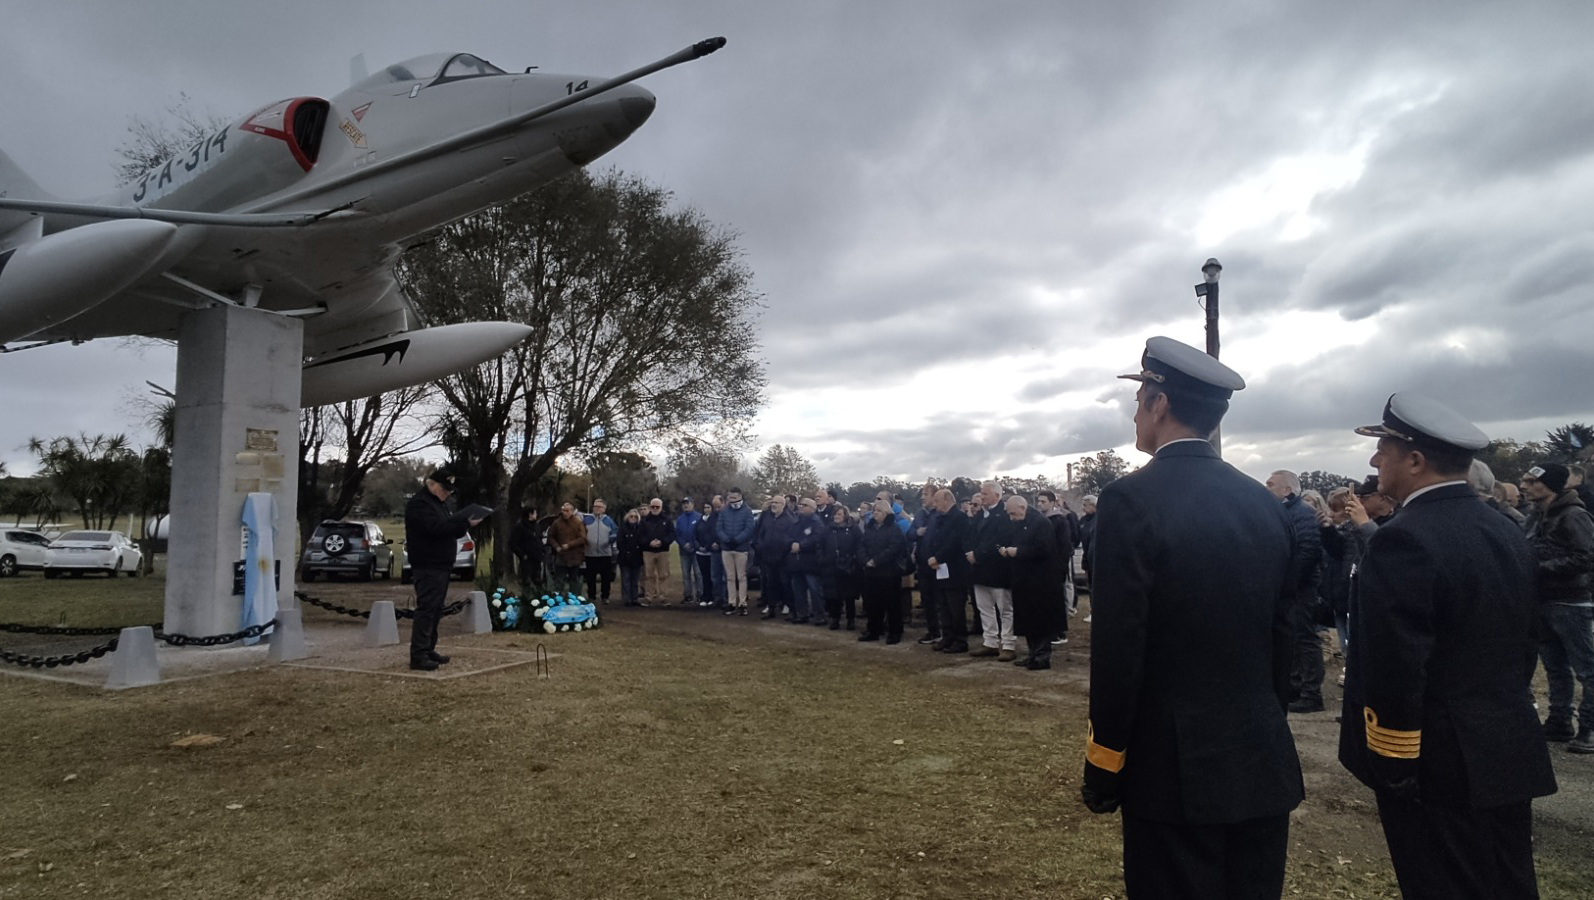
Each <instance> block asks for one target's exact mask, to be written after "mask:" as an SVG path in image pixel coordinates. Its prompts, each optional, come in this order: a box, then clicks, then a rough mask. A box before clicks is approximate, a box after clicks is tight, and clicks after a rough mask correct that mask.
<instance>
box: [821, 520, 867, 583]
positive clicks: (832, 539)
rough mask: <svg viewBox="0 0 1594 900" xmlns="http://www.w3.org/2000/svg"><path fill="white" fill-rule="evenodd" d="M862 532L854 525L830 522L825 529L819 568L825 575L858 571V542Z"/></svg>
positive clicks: (847, 573)
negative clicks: (821, 559)
mask: <svg viewBox="0 0 1594 900" xmlns="http://www.w3.org/2000/svg"><path fill="white" fill-rule="evenodd" d="M862 538H863V532H862V531H861V530H860V529H859V528H858V526H856V525H852V524H847V525H838V524H836V523H835V522H831V523H830V527H829V528H827V529H825V543H824V548H823V550H822V553H823V561H822V565H821V570H822V571H823V572H824V573H825V574H826V575H856V574H857V573H858V542H859V541H860V540H861V539H862Z"/></svg>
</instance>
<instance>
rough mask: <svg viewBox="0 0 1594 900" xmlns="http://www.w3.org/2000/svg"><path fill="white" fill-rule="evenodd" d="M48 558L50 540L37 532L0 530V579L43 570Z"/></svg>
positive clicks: (11, 529)
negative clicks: (19, 573)
mask: <svg viewBox="0 0 1594 900" xmlns="http://www.w3.org/2000/svg"><path fill="white" fill-rule="evenodd" d="M49 558H50V539H49V538H47V537H45V536H44V535H42V534H40V533H38V532H37V531H27V530H25V529H20V528H7V529H4V530H0V578H10V577H11V576H13V575H15V574H17V573H18V572H26V571H29V570H37V569H42V568H44V563H45V562H46V561H47V560H48V559H49Z"/></svg>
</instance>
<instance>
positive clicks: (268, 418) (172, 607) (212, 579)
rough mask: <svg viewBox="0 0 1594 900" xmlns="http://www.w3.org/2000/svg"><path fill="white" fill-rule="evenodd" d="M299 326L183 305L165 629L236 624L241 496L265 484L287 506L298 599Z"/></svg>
mask: <svg viewBox="0 0 1594 900" xmlns="http://www.w3.org/2000/svg"><path fill="white" fill-rule="evenodd" d="M303 356H304V326H303V323H301V322H300V321H298V320H297V319H290V318H286V317H283V316H279V315H274V314H272V313H267V312H262V311H260V310H257V309H247V308H243V307H235V306H218V307H214V308H210V309H203V310H195V311H193V312H189V313H185V314H184V315H183V317H182V319H181V320H180V323H179V327H178V345H177V417H176V429H175V431H176V435H175V436H176V443H175V446H174V447H173V449H172V512H171V523H172V524H171V540H170V549H169V551H168V553H167V577H166V615H165V626H164V627H165V630H166V631H167V632H168V633H173V634H188V635H195V636H199V635H211V634H225V633H230V632H234V631H237V630H238V621H239V614H240V612H241V610H242V597H241V596H236V595H234V594H233V573H234V565H235V564H236V563H238V562H239V561H241V560H242V559H243V557H244V553H243V524H242V519H241V516H242V513H243V505H244V500H245V498H246V497H247V496H248V495H249V494H250V493H252V492H255V491H264V492H267V493H270V494H272V495H273V496H274V497H275V502H276V507H277V509H279V510H281V511H282V513H281V519H282V522H281V526H282V534H281V536H280V539H279V540H278V541H277V543H276V553H275V556H276V562H277V564H278V565H279V566H280V567H281V589H280V590H281V593H282V594H283V595H286V596H292V595H293V587H294V586H293V570H294V566H295V565H296V564H297V563H298V547H299V541H298V536H297V534H296V531H295V528H294V524H293V523H294V513H293V511H294V510H295V509H297V508H298V498H299V490H298V487H299V388H300V379H301V367H302V365H303V362H304V359H303Z"/></svg>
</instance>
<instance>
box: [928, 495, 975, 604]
mask: <svg viewBox="0 0 1594 900" xmlns="http://www.w3.org/2000/svg"><path fill="white" fill-rule="evenodd" d="M970 527H971V523H970V522H969V517H968V516H966V515H964V514H963V510H961V509H958V508H957V507H956V506H954V507H952V508H951V509H949V510H947V511H946V513H945V514H944V515H942V516H941V517H940V520H939V521H937V522H936V523H935V534H934V535H933V537H932V538H931V542H930V547H929V550H930V557H932V558H934V559H935V562H936V565H938V566H939V565H941V564H942V563H945V564H946V568H947V578H946V579H944V580H945V581H946V582H947V584H946V586H947V587H949V588H954V589H964V590H966V589H967V588H968V586H969V584H970V583H971V582H970V580H969V579H970V578H972V577H973V574H974V568H973V566H970V565H969V559H968V557H966V556H964V555H963V554H964V553H966V552H967V547H966V546H965V545H966V544H967V543H968V538H969V529H970ZM932 577H933V573H932Z"/></svg>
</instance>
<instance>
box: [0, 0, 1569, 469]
mask: <svg viewBox="0 0 1594 900" xmlns="http://www.w3.org/2000/svg"><path fill="white" fill-rule="evenodd" d="M0 14H3V16H4V21H5V22H6V27H5V28H4V29H0V85H4V90H3V91H0V114H3V116H4V121H5V123H6V127H5V128H4V129H0V141H3V146H4V149H5V150H6V152H7V153H9V154H10V155H11V156H12V158H13V159H15V160H16V162H17V163H18V164H20V165H21V166H23V167H24V168H25V169H26V170H28V171H29V172H30V174H32V175H33V176H34V177H35V179H37V180H38V181H40V182H41V183H42V184H43V186H44V187H45V188H46V189H48V190H51V191H53V192H55V193H57V194H60V195H63V196H67V197H86V196H89V195H91V194H95V193H97V192H100V191H103V190H105V189H107V188H109V187H110V186H111V185H112V183H113V180H114V174H113V166H114V164H115V162H116V154H115V148H116V146H117V145H118V144H119V143H120V142H121V140H122V138H123V134H124V130H125V127H126V125H127V123H128V120H129V117H131V116H133V115H142V116H145V117H156V116H158V115H159V114H160V111H161V110H162V109H163V108H164V107H166V106H169V105H171V104H173V103H175V102H176V101H177V100H178V98H179V95H180V94H182V93H185V92H186V93H187V94H188V95H189V96H190V97H192V98H193V100H194V102H195V104H196V105H197V106H198V107H199V108H201V109H203V110H208V111H212V112H215V113H217V114H219V115H222V116H224V117H227V118H232V117H234V116H237V115H241V114H243V113H245V112H248V111H251V110H252V109H255V108H258V107H260V106H262V105H265V104H266V103H268V102H271V101H274V100H278V99H282V98H285V97H290V96H295V95H318V96H331V95H333V94H335V93H337V92H338V91H340V90H342V89H343V88H344V87H346V86H347V85H348V80H349V58H350V57H351V56H352V55H354V54H356V53H363V54H364V56H365V58H366V60H367V62H368V63H369V66H370V68H371V69H372V70H375V69H376V68H378V67H380V66H382V65H386V64H388V63H390V62H396V61H398V60H401V59H405V58H408V57H411V56H415V55H419V54H422V53H427V52H433V51H441V50H466V51H470V52H474V53H476V54H478V55H481V56H484V57H486V58H487V59H489V60H491V61H493V62H494V63H497V64H498V65H499V66H501V67H503V68H506V69H510V70H518V69H521V68H524V67H525V66H528V65H539V66H542V67H543V68H547V69H553V70H556V71H571V72H588V73H591V74H593V75H598V76H602V75H608V74H614V73H618V72H620V71H623V70H626V69H629V68H633V67H635V66H637V65H641V64H643V63H646V62H649V61H652V60H653V59H656V58H658V57H661V56H664V55H666V54H668V53H670V52H673V51H674V50H677V49H679V48H680V47H682V46H685V45H686V44H689V43H691V42H693V41H696V40H699V39H701V38H705V37H710V36H713V35H724V36H726V37H727V38H728V39H729V45H728V46H727V47H726V48H725V49H724V50H722V51H720V52H719V53H717V54H715V55H713V56H711V57H708V58H706V59H703V60H700V61H697V62H694V63H691V64H688V65H685V66H682V67H679V68H676V69H672V70H669V71H666V72H663V73H659V74H657V75H654V76H651V77H650V78H648V79H646V80H645V81H644V82H643V84H644V86H645V87H647V88H648V89H650V90H651V91H653V92H654V93H655V94H656V95H657V96H658V108H657V111H656V112H655V114H654V116H653V118H652V119H651V120H650V121H649V122H648V123H647V124H646V125H645V126H644V127H643V128H642V129H641V130H639V131H638V132H637V133H636V134H635V135H633V136H632V137H631V139H630V140H629V141H628V142H627V143H626V144H624V145H622V146H621V147H620V148H619V149H618V150H616V151H615V152H614V153H612V154H610V155H609V156H608V157H606V158H605V159H604V160H602V161H600V162H599V163H598V165H599V166H611V165H612V166H616V167H618V168H621V169H623V170H625V171H627V172H631V173H635V174H639V175H642V176H645V177H646V178H648V179H649V180H651V181H653V182H655V183H658V184H661V185H663V186H665V187H667V188H669V189H671V190H673V191H674V192H675V194H676V197H677V198H678V200H679V201H680V202H681V203H683V204H690V205H692V206H695V207H697V208H699V209H701V210H702V211H703V212H704V213H705V214H707V215H708V217H709V218H711V219H712V220H714V221H716V222H719V223H722V224H724V225H726V226H728V227H731V228H733V229H735V230H736V231H737V232H739V233H740V235H741V239H740V243H741V246H742V247H743V248H744V249H745V251H746V261H747V263H748V265H749V266H750V267H751V268H752V270H753V271H754V273H755V276H756V281H757V286H758V289H759V290H760V291H761V292H762V293H763V294H764V295H765V297H766V299H767V308H766V309H765V310H764V311H763V314H762V316H761V318H760V319H759V322H758V331H759V337H760V339H761V341H762V343H763V345H764V347H765V348H766V351H767V372H768V376H769V383H770V400H771V402H770V404H769V406H768V407H767V409H766V410H765V411H764V413H763V415H762V416H761V417H760V420H759V422H758V425H757V428H756V431H757V434H758V437H759V441H760V442H761V443H764V444H767V443H773V442H781V443H789V444H792V445H794V446H796V447H797V448H798V449H799V450H800V451H801V452H803V453H804V454H805V455H807V456H808V457H809V458H810V459H812V460H813V461H814V462H815V463H816V465H817V466H818V468H819V470H820V473H821V475H822V476H823V477H824V478H826V479H835V480H840V481H843V482H850V481H853V480H861V479H869V478H872V477H873V476H875V475H877V474H890V475H899V476H907V477H910V478H912V479H914V480H918V479H921V478H923V477H924V476H925V475H928V474H936V475H942V476H950V475H954V474H970V475H978V474H984V473H1018V474H1047V475H1052V476H1059V475H1061V474H1062V473H1063V471H1064V464H1065V463H1066V462H1068V461H1070V460H1073V459H1077V458H1078V457H1079V456H1080V455H1082V454H1087V453H1094V452H1096V451H1098V450H1102V449H1106V448H1110V447H1116V448H1118V449H1119V452H1120V453H1122V454H1123V455H1124V456H1125V457H1126V458H1127V459H1129V460H1130V461H1131V462H1133V463H1135V464H1139V463H1141V462H1143V461H1144V459H1145V457H1144V456H1143V455H1142V454H1139V453H1137V452H1135V451H1134V450H1133V448H1132V446H1129V445H1131V444H1132V442H1133V426H1132V424H1131V422H1130V419H1129V416H1130V402H1131V398H1132V394H1133V388H1134V384H1133V383H1132V382H1126V381H1117V380H1115V379H1114V378H1113V376H1115V375H1117V374H1120V373H1122V372H1128V371H1134V370H1135V369H1136V368H1137V364H1138V359H1139V354H1140V349H1141V347H1142V345H1143V343H1144V340H1145V338H1146V337H1148V336H1151V335H1155V334H1166V335H1169V336H1172V337H1176V338H1179V339H1181V340H1184V341H1186V342H1188V343H1191V344H1195V345H1196V346H1202V344H1203V341H1204V338H1203V332H1202V323H1203V317H1202V315H1203V314H1202V312H1201V310H1200V309H1199V308H1198V307H1197V305H1196V298H1195V296H1194V293H1193V291H1192V290H1191V286H1192V285H1193V284H1194V283H1195V282H1197V281H1199V280H1200V277H1201V273H1200V268H1201V264H1202V263H1203V262H1204V261H1205V260H1206V258H1207V257H1209V256H1216V257H1218V258H1219V259H1221V260H1222V262H1223V265H1224V271H1223V280H1222V291H1223V293H1222V297H1223V302H1222V311H1223V359H1224V361H1225V362H1228V363H1229V364H1230V365H1232V366H1234V367H1235V368H1236V369H1237V370H1239V371H1240V373H1241V374H1242V375H1244V376H1245V377H1246V379H1247V380H1248V381H1249V383H1250V387H1249V388H1248V389H1247V390H1246V391H1244V392H1243V393H1240V394H1238V395H1237V396H1236V398H1235V401H1234V404H1233V408H1232V411H1231V413H1230V416H1229V419H1228V421H1227V422H1226V423H1225V427H1224V451H1225V456H1226V458H1228V459H1229V460H1230V461H1232V462H1234V463H1235V464H1236V465H1238V466H1240V467H1241V468H1242V469H1244V470H1246V471H1247V472H1250V473H1252V474H1254V475H1257V476H1258V477H1264V476H1265V475H1266V473H1267V472H1269V471H1271V470H1272V469H1275V468H1292V469H1297V470H1304V469H1329V470H1333V471H1339V472H1341V473H1344V474H1348V475H1352V476H1360V475H1362V474H1365V473H1366V472H1367V471H1368V469H1367V466H1366V459H1367V457H1368V456H1369V455H1370V453H1371V450H1372V447H1371V442H1370V441H1369V440H1368V439H1366V438H1361V437H1358V436H1356V435H1354V434H1352V433H1350V431H1349V429H1350V428H1351V427H1352V426H1354V425H1356V424H1361V423H1364V422H1371V421H1376V420H1377V418H1378V415H1379V412H1380V410H1381V409H1382V406H1383V402H1384V399H1385V397H1386V396H1387V395H1388V394H1389V393H1390V392H1391V391H1396V390H1418V391H1423V392H1426V393H1429V394H1431V395H1433V396H1435V397H1437V398H1439V399H1441V400H1443V401H1445V402H1447V403H1449V404H1451V405H1452V406H1454V407H1455V408H1457V409H1458V410H1460V411H1461V412H1463V413H1464V414H1466V415H1468V416H1470V417H1472V418H1473V419H1474V420H1476V421H1477V422H1478V423H1479V425H1480V426H1481V427H1482V428H1483V429H1484V430H1485V431H1486V432H1488V433H1489V434H1490V435H1491V436H1492V437H1515V438H1517V439H1520V440H1534V439H1540V438H1542V437H1543V432H1544V431H1545V430H1546V429H1547V428H1549V427H1552V426H1555V425H1559V424H1563V423H1565V422H1568V421H1574V420H1580V421H1594V402H1591V401H1590V399H1589V390H1590V385H1591V384H1594V355H1591V354H1590V353H1589V352H1588V345H1589V342H1590V341H1591V339H1594V304H1591V303H1590V302H1589V299H1590V283H1591V275H1594V230H1591V227H1590V225H1591V218H1594V153H1591V150H1594V91H1590V90H1589V84H1590V83H1591V75H1594V73H1591V71H1590V70H1591V67H1594V63H1591V61H1590V56H1589V52H1588V47H1587V41H1588V37H1589V35H1591V34H1594V4H1588V3H1586V2H1564V3H1541V4H1500V3H1470V4H1469V3H1454V2H1448V3H1416V2H1409V3H1401V4H1391V3H1352V2H1342V3H1333V4H1322V3H1315V4H1307V3H1258V2H1230V3H1203V4H1187V3H1179V2H1129V0H1126V2H1118V3H1078V2H1075V3H1060V2H1057V0H1043V2H1000V0H996V2H985V3H978V4H976V3H972V2H970V3H953V2H934V0H912V2H884V0H872V2H869V3H856V2H852V3H841V2H803V0H792V2H788V3H783V4H763V3H748V2H745V0H742V2H735V0H704V2H665V0H635V2H605V0H584V2H581V3H558V2H542V3H522V2H516V3H509V2H461V3H436V2H429V3H420V2H396V0H388V2H382V3H370V2H353V0H349V2H341V3H325V2H313V3H312V2H301V0H279V2H275V3H270V4H234V3H202V2H180V0H167V2H157V0H140V2H138V3H125V2H110V0H102V2H78V3H49V4H46V3H38V2H19V0H0ZM174 359H175V356H174V353H173V352H172V351H170V350H168V349H165V348H159V347H157V348H149V347H144V348H129V347H126V346H120V345H119V344H118V343H117V342H114V341H102V342H95V343H93V344H89V345H85V346H80V347H52V348H47V349H41V350H32V351H27V352H24V353H16V354H7V355H4V356H0V409H4V410H5V412H6V415H5V416H3V417H0V460H3V461H5V462H6V463H8V464H9V465H10V466H11V467H12V469H13V470H14V471H21V472H25V471H29V470H31V468H32V462H31V460H30V458H29V456H28V454H27V452H26V449H25V445H26V442H27V439H28V438H29V436H31V435H39V436H53V435H57V434H63V433H73V432H78V431H88V432H90V433H97V432H101V431H122V430H135V431H136V430H137V429H138V422H137V417H136V415H135V414H134V413H132V412H129V411H128V399H129V398H130V397H131V396H134V395H135V394H136V393H137V392H139V391H140V390H142V389H143V382H144V380H145V379H149V380H153V381H156V382H158V383H161V384H165V385H170V384H172V382H173V380H174V377H173V376H174V365H175V363H174Z"/></svg>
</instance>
